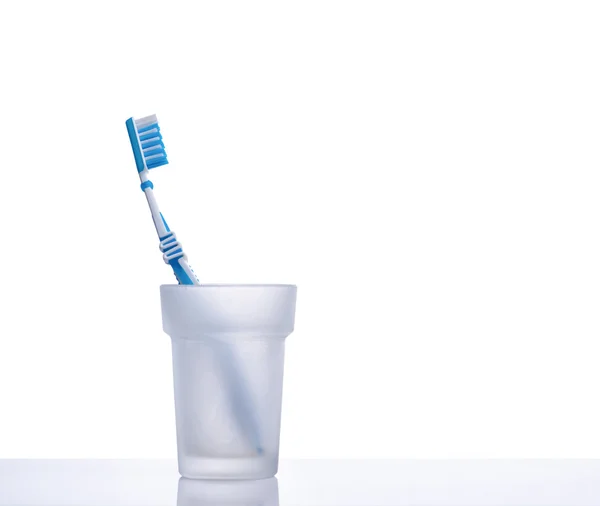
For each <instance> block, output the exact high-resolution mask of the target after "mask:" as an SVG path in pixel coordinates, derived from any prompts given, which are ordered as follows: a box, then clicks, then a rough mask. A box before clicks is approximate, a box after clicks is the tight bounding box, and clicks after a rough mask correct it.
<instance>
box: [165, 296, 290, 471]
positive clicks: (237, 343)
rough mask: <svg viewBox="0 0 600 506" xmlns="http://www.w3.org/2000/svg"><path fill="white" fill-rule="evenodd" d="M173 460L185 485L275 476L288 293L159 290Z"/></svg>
mask: <svg viewBox="0 0 600 506" xmlns="http://www.w3.org/2000/svg"><path fill="white" fill-rule="evenodd" d="M160 295H161V305H162V318H163V329H164V331H165V332H166V333H167V334H168V335H169V336H170V337H171V341H172V347H173V377H174V386H175V416H176V422H177V453H178V460H179V472H180V473H181V475H182V476H183V477H185V478H192V479H194V478H196V479H198V478H205V479H259V478H270V477H272V476H274V475H275V474H276V473H277V467H278V462H279V432H280V423H281V395H282V387H283V357H284V346H285V338H286V337H287V336H288V335H289V334H290V333H291V332H292V331H293V330H294V316H295V311H296V287H295V286H294V285H201V286H185V285H163V286H161V287H160Z"/></svg>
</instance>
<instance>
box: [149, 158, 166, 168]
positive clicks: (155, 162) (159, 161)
mask: <svg viewBox="0 0 600 506" xmlns="http://www.w3.org/2000/svg"><path fill="white" fill-rule="evenodd" d="M168 163H169V160H167V159H166V157H165V158H154V159H152V160H150V161H149V162H146V166H147V167H148V168H149V169H156V167H160V166H161V165H167V164H168Z"/></svg>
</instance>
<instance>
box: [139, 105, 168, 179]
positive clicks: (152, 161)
mask: <svg viewBox="0 0 600 506" xmlns="http://www.w3.org/2000/svg"><path fill="white" fill-rule="evenodd" d="M134 124H135V130H136V132H137V135H138V138H139V141H140V149H141V152H142V156H143V157H144V163H145V165H146V167H147V168H148V169H154V168H156V167H160V166H161V165H166V164H167V163H169V160H167V152H166V151H165V145H164V144H163V141H162V135H161V134H160V127H159V126H158V119H157V118H156V115H154V114H153V115H152V116H146V117H145V118H140V119H136V120H134Z"/></svg>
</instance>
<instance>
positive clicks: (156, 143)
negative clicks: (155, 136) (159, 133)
mask: <svg viewBox="0 0 600 506" xmlns="http://www.w3.org/2000/svg"><path fill="white" fill-rule="evenodd" d="M155 146H160V147H161V148H164V147H165V145H164V143H163V142H162V141H161V140H153V141H146V142H142V149H148V148H153V147H155Z"/></svg>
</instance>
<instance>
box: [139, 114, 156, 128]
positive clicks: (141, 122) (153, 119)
mask: <svg viewBox="0 0 600 506" xmlns="http://www.w3.org/2000/svg"><path fill="white" fill-rule="evenodd" d="M153 123H158V118H157V117H156V114H153V115H152V116H146V117H145V118H140V119H136V120H135V127H136V128H143V127H145V126H148V125H152V124H153Z"/></svg>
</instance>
